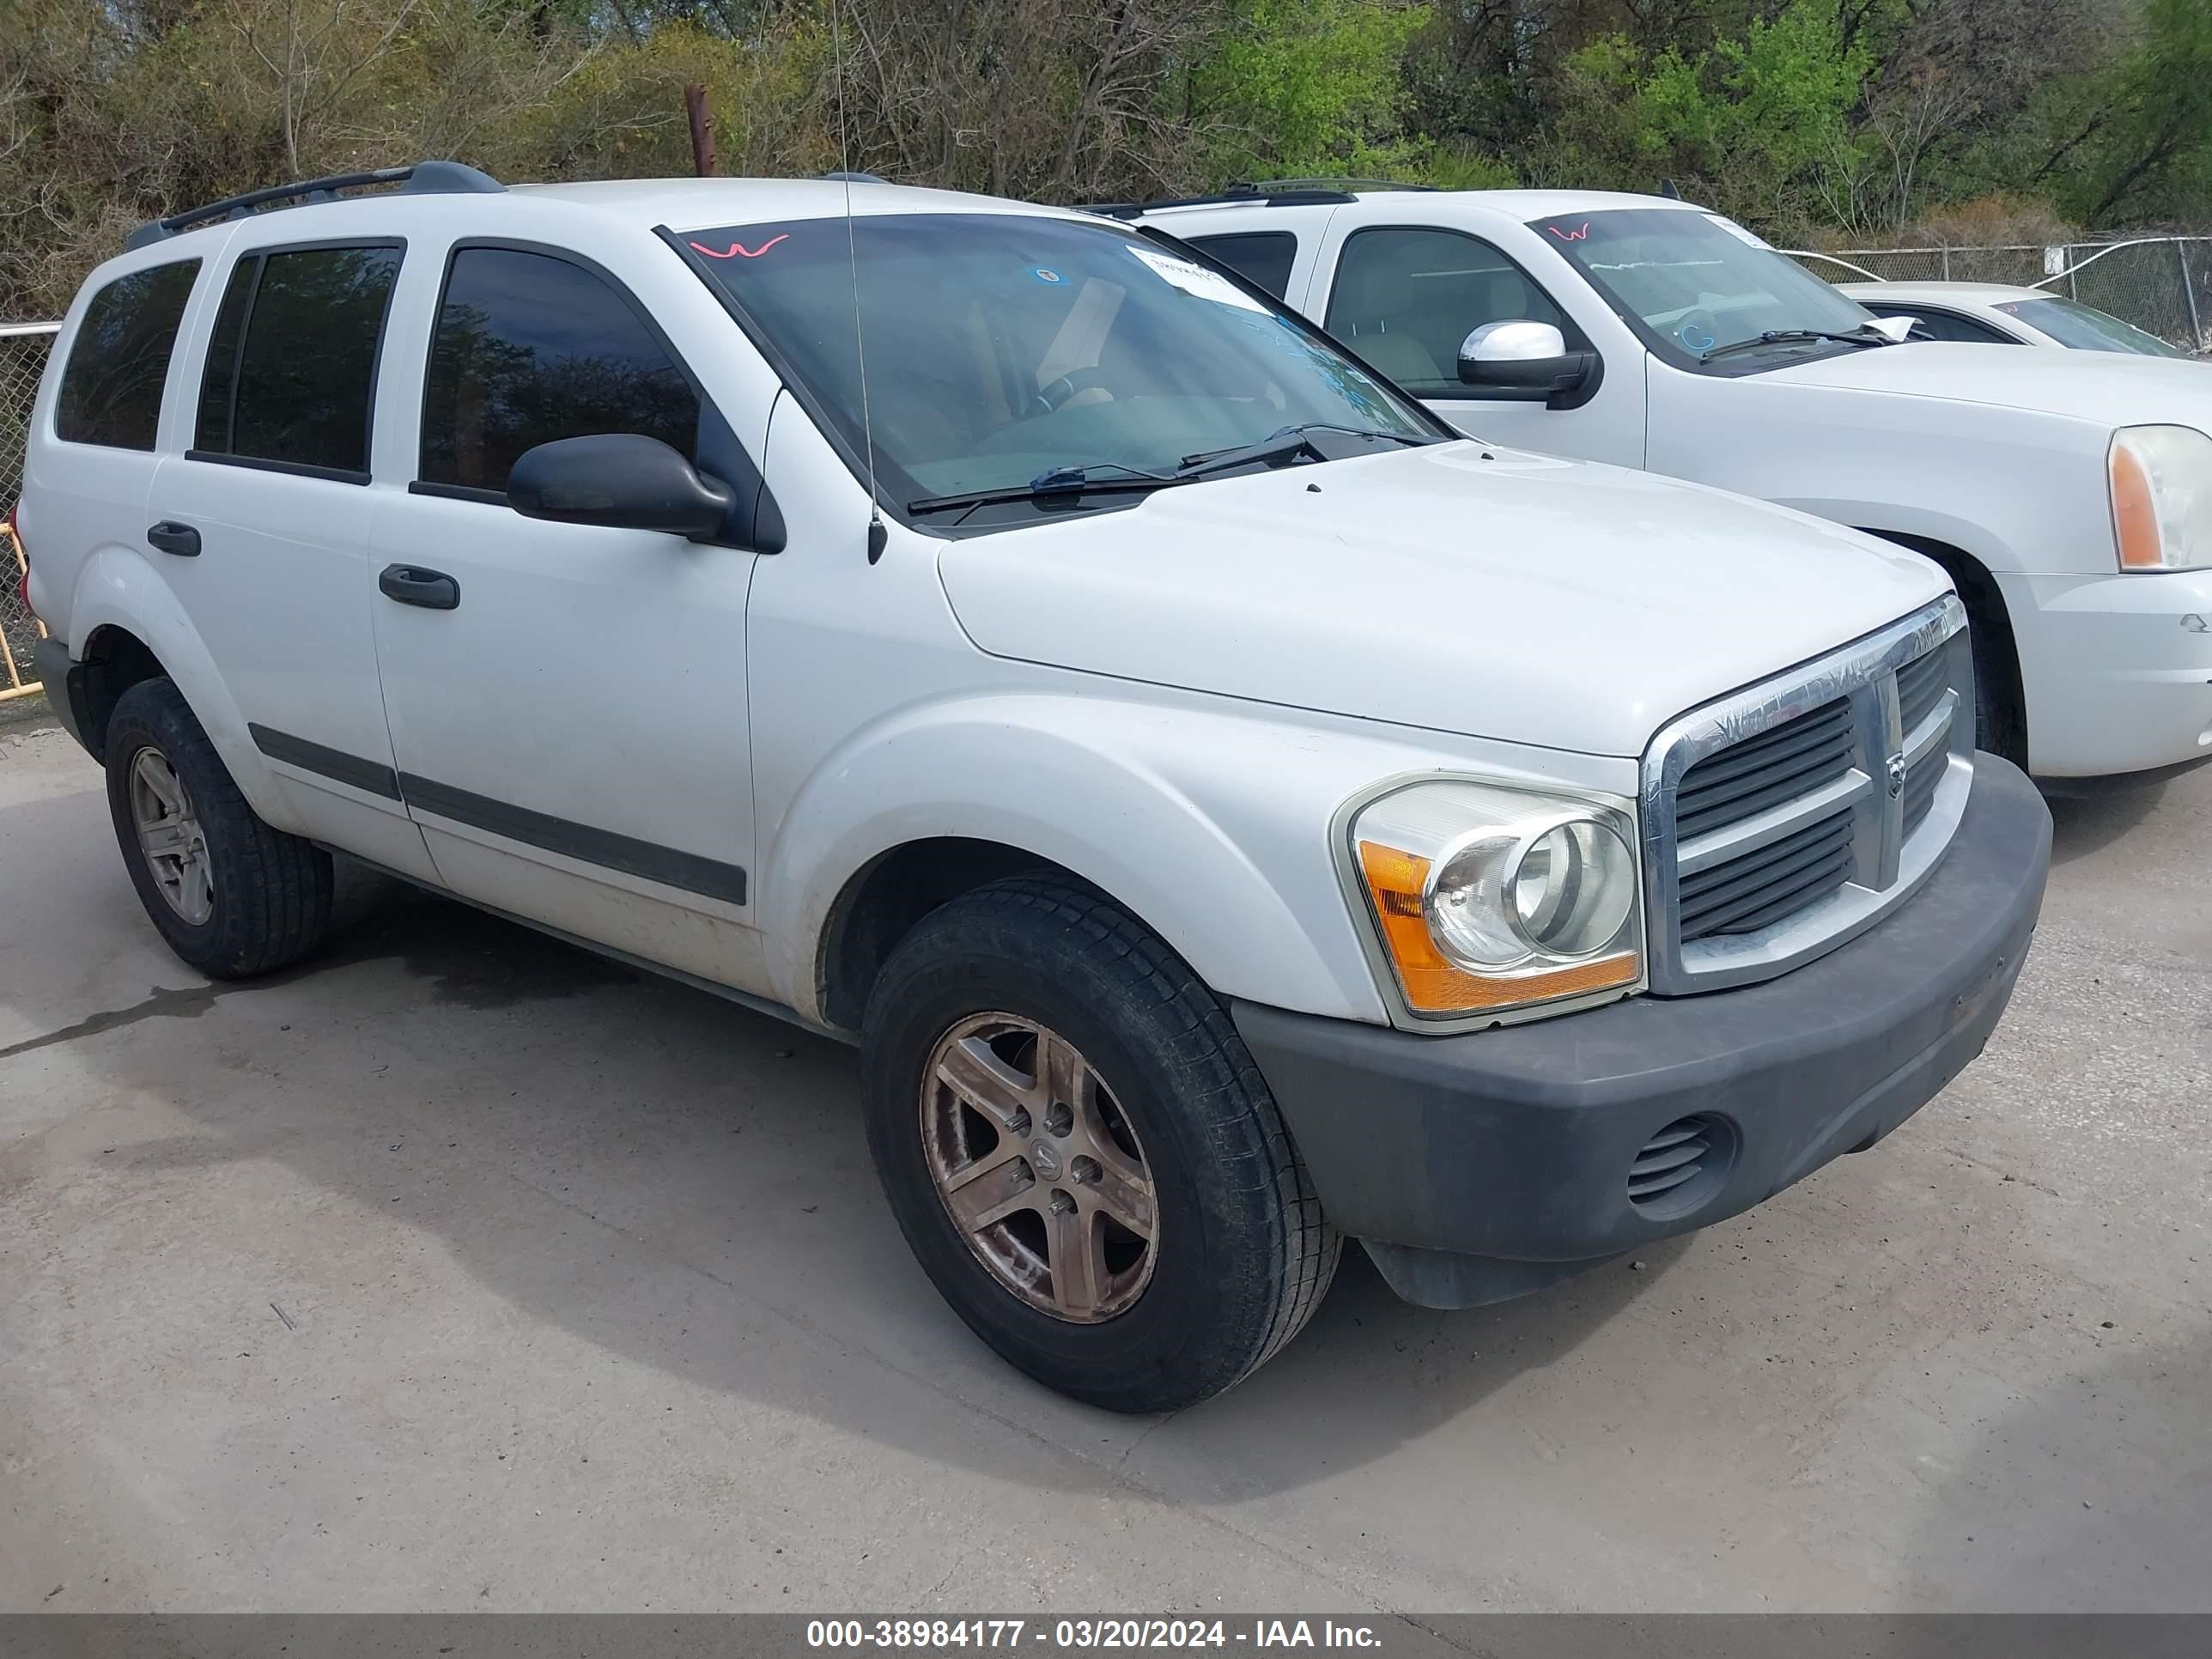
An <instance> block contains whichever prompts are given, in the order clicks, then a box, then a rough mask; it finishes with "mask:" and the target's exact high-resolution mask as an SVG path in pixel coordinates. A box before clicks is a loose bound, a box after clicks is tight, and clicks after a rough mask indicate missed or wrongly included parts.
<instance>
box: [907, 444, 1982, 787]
mask: <svg viewBox="0 0 2212 1659" xmlns="http://www.w3.org/2000/svg"><path fill="white" fill-rule="evenodd" d="M1486 453H1487V454H1490V455H1492V456H1494V457H1495V459H1484V457H1485V455H1486ZM939 568H940V570H941V572H942V574H943V579H944V582H945V590H946V592H947V594H948V596H949V597H950V599H951V604H952V607H953V610H954V611H955V613H956V614H957V616H958V617H959V619H960V622H961V624H962V626H963V627H964V628H965V629H967V631H968V634H969V637H970V638H972V639H973V640H974V641H975V643H976V645H977V646H978V647H981V649H982V650H984V651H987V652H989V653H992V654H994V655H995V656H1001V657H1010V658H1018V659H1023V660H1026V661H1030V662H1039V663H1045V664H1049V665H1053V666H1055V667H1061V668H1071V669H1078V670H1082V671H1087V672H1091V673H1097V674H1110V675H1113V676H1115V677H1116V678H1122V679H1130V680H1142V681H1146V682H1150V683H1152V684H1158V685H1172V686H1179V687H1182V688H1185V689H1187V690H1195V691H1208V692H1215V693H1218V694H1220V695H1222V696H1231V697H1243V698H1248V699H1250V700H1252V701H1254V702H1267V703H1277V704H1282V705H1286V706H1289V707H1292V708H1310V709H1316V710H1322V711H1325V712H1327V713H1330V714H1348V715H1353V716H1358V717H1361V718H1364V719H1369V720H1387V721H1390V722H1393V723H1395V724H1399V725H1404V726H1427V727H1431V728H1433V729H1436V730H1440V731H1449V732H1462V733H1465V734H1467V735H1468V736H1471V737H1485V738H1498V739H1502V740H1505V741H1510V742H1514V743H1524V744H1541V745H1544V746H1546V747H1549V748H1554V749H1563V750H1572V751H1575V752H1578V753H1583V754H1603V755H1637V754H1640V753H1642V752H1643V750H1644V745H1645V744H1646V743H1647V742H1648V741H1649V739H1650V737H1651V735H1652V733H1653V732H1656V731H1657V730H1658V728H1659V727H1660V726H1662V725H1664V724H1665V723H1666V722H1667V721H1668V720H1672V719H1673V718H1674V716H1675V715H1677V714H1680V713H1682V712H1683V711H1684V710H1685V709H1687V708H1692V707H1694V706H1696V705H1697V704H1699V703H1701V702H1706V701H1708V700H1709V699H1711V698H1713V697H1717V696H1720V695H1722V694H1723V693H1724V692H1727V691H1730V690H1735V688H1736V687H1738V686H1741V685H1744V684H1748V683H1750V682H1752V681H1754V680H1758V679H1762V678H1765V677H1766V676H1768V675H1771V674H1774V673H1778V672H1779V671H1782V670H1784V669H1785V668H1789V667H1790V666H1792V665H1796V664H1797V663H1800V662H1802V661H1804V660H1806V659H1808V658H1811V657H1814V656H1818V655H1819V654H1820V653H1823V652H1825V651H1828V650H1832V649H1833V648H1834V647H1837V646H1838V645H1841V644H1843V643H1844V642H1845V641H1849V640H1852V639H1856V638H1857V637H1858V636H1860V635H1864V634H1869V633H1871V632H1873V631H1874V630H1875V629H1877V628H1880V627H1882V626H1883V625H1885V624H1886V623H1891V622H1894V621H1895V620H1896V619H1897V618H1898V617H1902V616H1904V615H1905V614H1906V613H1907V612H1909V611H1912V610H1914V609H1916V608H1917V607H1918V606H1920V605H1925V604H1926V603H1928V602H1929V600H1930V599H1934V598H1936V596H1937V595H1938V594H1940V593H1942V592H1945V591H1946V590H1947V588H1948V583H1947V581H1946V580H1945V579H1944V577H1943V576H1942V573H1941V572H1939V571H1938V570H1937V569H1936V567H1935V566H1934V565H1932V564H1929V562H1926V561H1925V560H1923V559H1921V558H1920V557H1918V556H1917V555H1914V554H1910V553H1906V552H1905V551H1903V550H1900V549H1898V548H1894V547H1889V546H1887V545H1886V544H1882V543H1880V542H1876V541H1874V540H1872V539H1870V538H1867V537H1864V536H1862V535H1860V534H1858V533H1857V532H1854V531H1849V530H1844V529H1840V528H1838V527H1837V526H1832V525H1828V524H1824V523H1822V522H1820V520H1814V519H1809V518H1807V517H1805V516H1803V515H1802V514H1800V513H1793V512H1790V511H1788V510H1786V509H1784V508H1781V507H1769V506H1766V505H1765V504H1764V503H1761V502H1758V501H1747V500H1745V499H1743V498H1741V497H1739V496H1735V495H1723V494H1722V493H1721V492H1719V491H1717V490H1711V489H1704V488H1702V487H1700V486H1699V485H1696V484H1687V483H1680V482H1678V481H1676V480H1674V479H1670V478H1662V477H1656V476H1654V475H1651V474H1648V473H1642V472H1631V471H1623V470H1621V469H1619V468H1615V467H1609V466H1597V465H1589V464H1586V463H1583V462H1572V461H1560V460H1554V459H1549V458H1547V457H1542V456H1536V455H1528V454H1522V453H1516V452H1513V451H1510V450H1502V449H1497V448H1495V447H1490V448H1488V449H1487V450H1486V448H1485V447H1484V446H1482V445H1480V444H1475V443H1450V444H1438V445H1434V446H1431V447H1425V448H1420V449H1408V450H1399V451H1395V452H1392V453H1387V454H1383V455H1376V456H1369V457H1363V458H1360V459H1354V460H1346V461H1338V462H1335V463H1334V464H1332V465H1327V466H1313V467H1285V468H1282V469H1279V470H1278V471H1271V472H1264V473H1260V474H1256V475H1254V476H1250V477H1238V478H1224V479H1218V480H1214V481H1212V482H1209V483H1200V484H1195V485H1188V486H1182V487H1178V488H1175V489H1163V490H1159V491H1157V492H1155V493H1154V494H1152V495H1149V496H1146V498H1145V499H1144V501H1142V503H1141V504H1140V505H1139V506H1137V507H1131V508H1128V509H1126V510H1122V511H1114V510H1106V511H1101V512H1095V513H1086V514H1085V515H1083V516H1081V517H1079V518H1070V519H1068V520H1066V521H1065V522H1062V523H1058V524H1052V525H1042V526H1033V527H1027V528H1023V529H1018V530H1009V531H1003V532H996V533H994V534H988V535H980V536H972V537H968V538H961V539H957V540H954V541H951V542H948V543H947V544H945V546H944V548H943V550H942V551H941V553H940V555H939Z"/></svg>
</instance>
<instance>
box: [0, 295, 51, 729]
mask: <svg viewBox="0 0 2212 1659" xmlns="http://www.w3.org/2000/svg"><path fill="white" fill-rule="evenodd" d="M57 328H58V325H56V324H53V323H32V324H27V325H26V324H12V325H8V326H5V327H0V515H4V514H5V513H6V512H7V510H8V509H9V507H12V506H14V505H15V495H16V492H17V491H18V490H20V489H22V487H23V440H24V437H25V435H26V434H27V433H28V431H29V430H30V424H31V399H32V398H33V397H35V396H36V395H37V393H38V390H39V376H40V374H43V373H44V372H45V370H46V352H47V350H48V349H49V348H51V347H52V344H53V342H54V334H55V331H56V329H57ZM22 579H23V550H22V548H21V545H19V544H17V542H16V540H15V536H14V534H13V533H12V532H9V531H8V530H6V529H4V528H0V702H5V701H9V700H11V699H13V698H16V697H26V696H30V695H31V694H32V693H33V692H34V691H36V690H38V689H39V683H38V681H37V680H36V679H34V678H32V673H33V671H32V667H31V648H32V647H33V646H34V645H36V644H37V643H38V641H40V639H41V638H43V637H44V636H45V634H46V629H44V628H43V627H41V626H40V623H39V619H38V618H37V617H34V616H33V615H32V614H31V612H30V609H29V607H28V606H27V605H25V604H24V603H23V586H22Z"/></svg>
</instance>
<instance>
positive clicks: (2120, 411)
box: [1117, 187, 2212, 789]
mask: <svg viewBox="0 0 2212 1659" xmlns="http://www.w3.org/2000/svg"><path fill="white" fill-rule="evenodd" d="M1117 213H1118V214H1119V215H1120V216H1127V217H1131V218H1135V217H1138V216H1139V210H1138V209H1136V208H1134V207H1128V208H1124V209H1121V210H1117ZM1140 222H1143V223H1145V224H1146V225H1150V226H1153V227H1157V228H1158V229H1160V230H1162V231H1164V232H1167V233H1171V234H1173V235H1174V236H1175V237H1177V238H1180V239H1182V240H1183V241H1185V242H1188V243H1189V244H1190V245H1191V246H1195V247H1197V248H1200V249H1201V250H1203V251H1205V252H1206V253H1207V254H1209V255H1210V256H1212V257H1213V258H1217V259H1219V260H1221V261H1223V262H1224V263H1225V264H1229V265H1231V266H1233V267H1234V268H1236V269H1237V270H1240V271H1242V272H1243V273H1245V274H1246V275H1247V276H1249V277H1251V278H1252V279H1253V280H1254V281H1255V282H1257V283H1261V285H1262V286H1264V287H1266V288H1267V289H1269V290H1271V291H1272V292H1273V293H1274V294H1275V295H1279V296H1282V297H1284V298H1285V299H1287V300H1288V301H1289V302H1290V303H1291V305H1293V306H1296V307H1298V308H1299V309H1300V310H1302V311H1304V313H1306V314H1307V315H1308V316H1310V317H1315V318H1318V319H1321V320H1322V325H1323V326H1324V327H1326V328H1327V329H1328V331H1329V332H1330V333H1332V334H1334V336H1336V337H1337V338H1338V339H1339V340H1340V341H1342V342H1343V343H1345V344H1346V346H1347V347H1349V348H1350V349H1352V351H1353V352H1354V353H1356V354H1357V355H1358V356H1360V357H1361V358H1363V359H1364V361H1366V362H1369V363H1371V364H1373V365H1374V366H1375V367H1376V368H1378V369H1380V370H1381V371H1382V372H1383V374H1387V375H1389V376H1390V377H1391V378H1392V379H1393V380H1395V381H1397V383H1398V384H1399V385H1400V386H1403V387H1404V388H1405V389H1406V390H1407V391H1408V392H1413V394H1414V395H1415V396H1417V397H1419V398H1423V399H1425V401H1426V402H1428V404H1430V405H1431V407H1432V408H1433V409H1435V410H1436V411H1437V413H1438V414H1440V415H1442V416H1443V417H1444V418H1445V419H1446V420H1448V421H1449V422H1451V423H1452V424H1453V425H1454V426H1455V427H1456V428H1459V429H1460V430H1461V431H1463V432H1468V433H1471V434H1474V435H1479V436H1481V437H1484V438H1488V439H1492V440H1495V441H1498V442H1500V443H1507V444H1513V445H1517V446H1521V447H1526V448H1528V449H1534V450H1541V451H1544V452H1546V453H1551V454H1555V455H1568V456H1574V457H1578V458H1580V459H1586V460H1595V461H1611V462H1613V463H1615V464H1616V465H1621V466H1634V467H1647V468H1649V469H1650V470H1651V471H1654V472H1664V473H1669V474H1672V475H1673V476H1674V477H1680V478H1689V479H1693V480H1695V481H1696V482H1698V483H1708V484H1717V485H1718V486H1719V487H1720V488H1722V489H1735V490H1741V491H1742V492H1743V493H1744V494H1745V495H1757V496H1760V497H1763V498H1764V499H1765V500H1768V501H1778V502H1780V503H1782V504H1784V505H1785V506H1790V507H1799V508H1802V510H1803V511H1805V512H1808V513H1816V514H1818V515H1819V516H1820V517H1821V518H1824V519H1832V520H1835V521H1837V522H1838V523H1840V524H1846V525H1851V526H1857V528H1860V529H1863V530H1869V531H1872V532H1875V533H1876V534H1879V535H1881V536H1883V537H1886V538H1889V539H1890V540H1892V541H1895V542H1899V543H1902V544H1904V545H1905V546H1907V547H1911V548H1914V549H1916V550H1918V551H1920V552H1923V553H1925V554H1926V555H1928V556H1929V557H1930V558H1932V559H1934V560H1936V562H1938V563H1940V564H1941V565H1942V567H1943V568H1944V569H1945V571H1946V572H1947V573H1948V574H1949V575H1950V577H1951V579H1952V580H1953V582H1954V584H1956V586H1957V587H1958V591H1959V593H1960V598H1961V599H1964V600H1965V602H1966V612H1967V616H1968V617H1969V618H1970V619H1971V621H1972V624H1973V633H1974V647H1975V653H1976V659H1977V666H1978V685H1979V687H1980V692H1981V708H1980V710H1979V725H1980V727H1981V742H1982V746H1983V747H1984V748H1985V749H1992V750H1998V751H1999V752H2001V753H2003V754H2006V755H2008V756H2010V757H2012V758H2014V759H2015V760H2018V761H2020V762H2021V763H2022V764H2024V765H2026V766H2027V769H2029V770H2030V771H2031V772H2033V773H2034V774H2035V775H2036V776H2037V777H2039V778H2041V779H2044V780H2045V781H2046V782H2047V783H2049V784H2051V785H2052V786H2054V787H2060V788H2072V789H2080V788H2082V787H2087V786H2088V785H2089V783H2090V781H2092V780H2096V779H2100V778H2114V777H2118V776H2120V775H2126V776H2127V777H2129V778H2130V779H2131V780H2132V781H2148V780H2149V779H2151V778H2153V777H2155V776H2157V775H2161V774H2165V773H2170V772H2172V771H2175V770H2179V769H2185V768H2187V767H2190V766H2194V765H2198V764H2202V763H2206V762H2212V375H2208V374H2205V373H2204V372H2203V366H2202V365H2200V364H2195V363H2190V362H2173V361H2167V360H2165V359H2161V358H2158V357H2154V356H2116V355H2112V354H2107V353H2100V352H2057V351H2049V352H2045V351H2036V352H2027V351H1978V350H1974V349H1969V348H1968V347H1966V346H1965V345H1960V344H1956V343H1948V342H1944V341H1941V340H1933V341H1931V340H1922V339H1915V340H1912V341H1910V342H1909V343H1897V340H1896V339H1895V338H1894V337H1897V336H1901V335H1902V334H1903V332H1904V329H1905V325H1904V324H1903V323H1902V322H1899V323H1898V324H1895V325H1889V326H1887V327H1885V326H1884V325H1880V324H1878V323H1877V320H1876V319H1875V317H1874V316H1873V315H1872V314H1871V313H1869V312H1868V311H1866V310H1864V309H1863V308H1862V307H1860V306H1859V305H1858V304H1857V303H1856V302H1854V301H1851V300H1850V299H1847V298H1846V297H1844V295H1841V294H1839V293H1838V292H1837V291H1836V290H1835V289H1832V288H1831V287H1829V286H1828V284H1827V283H1824V282H1822V281H1820V279H1819V278H1818V277H1816V276H1814V275H1813V274H1812V273H1811V272H1809V271H1808V270H1805V269H1804V267H1803V266H1802V265H1800V264H1797V263H1796V261H1795V260H1792V259H1790V258H1785V257H1784V255H1782V254H1780V253H1778V252H1775V251H1774V250H1773V249H1771V248H1770V247H1768V246H1766V244H1765V243H1764V242H1762V241H1760V240H1759V238H1758V237H1757V236H1755V235H1753V234H1752V233H1751V232H1749V231H1747V230H1746V229H1744V228H1742V227H1741V225H1738V224H1735V223H1734V222H1732V221H1730V220H1728V219H1725V218H1723V217H1722V216H1720V215H1718V214H1716V213H1708V212H1706V211H1705V210H1702V209H1699V208H1695V207H1692V206H1689V205H1687V204H1684V203H1681V202H1678V201H1671V200H1662V199H1661V198H1659V197H1647V196H1622V195H1613V194H1609V193H1607V192H1602V191H1413V190H1391V189H1382V190H1368V189H1359V190H1332V189H1311V188H1300V189H1290V190H1281V189H1273V188H1272V187H1271V188H1267V189H1262V190H1255V191H1248V192H1245V193H1242V194H1239V195H1237V196H1235V197H1227V198H1216V199H1214V200H1211V201H1207V202H1201V203H1191V204H1164V205H1159V206H1156V207H1155V208H1153V209H1152V210H1148V211H1144V212H1143V213H1142V215H1141V220H1140ZM1775 580H1776V581H1777V582H1778V583H1780V584H1783V585H1784V586H1786V585H1787V584H1788V583H1789V581H1790V577H1789V576H1788V575H1787V574H1778V575H1777V576H1776V577H1775Z"/></svg>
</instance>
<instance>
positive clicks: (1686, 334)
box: [1674, 323, 1717, 351]
mask: <svg viewBox="0 0 2212 1659" xmlns="http://www.w3.org/2000/svg"><path fill="white" fill-rule="evenodd" d="M1674 337H1675V338H1676V339H1678V340H1680V342H1681V343H1683V344H1684V345H1685V346H1686V347H1688V348H1689V349H1691V350H1692V351H1711V349H1713V347H1714V345H1715V344H1716V343H1717V342H1716V340H1715V339H1714V337H1713V336H1712V335H1711V333H1709V332H1707V331H1705V330H1704V329H1702V328H1699V326H1698V325H1696V324H1695V323H1685V324H1683V325H1681V327H1680V328H1678V329H1676V330H1675V331H1674Z"/></svg>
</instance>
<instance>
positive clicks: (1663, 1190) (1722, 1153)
mask: <svg viewBox="0 0 2212 1659" xmlns="http://www.w3.org/2000/svg"><path fill="white" fill-rule="evenodd" d="M1735 1153H1736V1135H1735V1127H1733V1126H1732V1125H1731V1124H1730V1123H1729V1121H1728V1120H1727V1119H1725V1118H1719V1117H1713V1116H1710V1115H1706V1114H1705V1113H1702V1112H1700V1113H1698V1114H1696V1115H1693V1116H1690V1117H1680V1118H1676V1119H1675V1120H1674V1121H1673V1122H1672V1123H1669V1124H1668V1126H1667V1127H1665V1128H1663V1129H1662V1130H1660V1131H1659V1133H1656V1134H1655V1135H1653V1136H1652V1137H1651V1138H1650V1139H1649V1140H1647V1141H1645V1142H1644V1145H1643V1146H1642V1148H1641V1149H1639V1150H1638V1152H1637V1154H1636V1156H1635V1157H1634V1158H1632V1159H1630V1160H1629V1164H1628V1202H1629V1205H1630V1206H1631V1207H1632V1208H1633V1209H1634V1210H1635V1211H1636V1212H1637V1213H1638V1214H1639V1215H1644V1216H1649V1217H1650V1218H1653V1219H1655V1220H1664V1219H1667V1218H1670V1217H1674V1216H1680V1215H1686V1214H1688V1213H1689V1212H1691V1211H1692V1210H1695V1209H1697V1208H1698V1207H1699V1206H1701V1205H1703V1204H1704V1203H1705V1201H1706V1200H1708V1199H1710V1198H1711V1197H1712V1195H1713V1194H1715V1193H1717V1192H1718V1191H1719V1190H1720V1188H1721V1186H1722V1183H1723V1182H1725V1181H1726V1180H1727V1179H1728V1173H1729V1170H1731V1169H1733V1168H1734V1167H1735Z"/></svg>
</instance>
